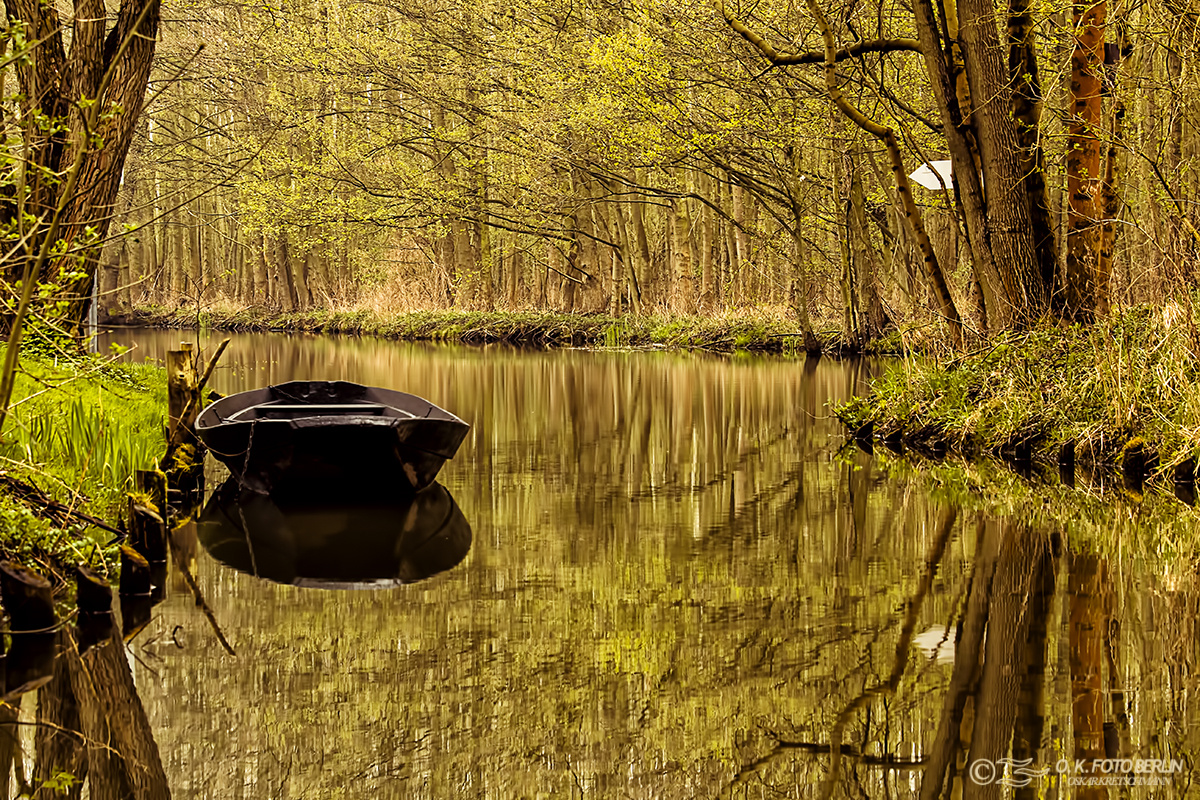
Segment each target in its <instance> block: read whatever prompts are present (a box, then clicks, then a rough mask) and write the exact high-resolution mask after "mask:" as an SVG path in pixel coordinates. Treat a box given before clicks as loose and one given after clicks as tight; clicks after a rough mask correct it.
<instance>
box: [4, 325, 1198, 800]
mask: <svg viewBox="0 0 1200 800" xmlns="http://www.w3.org/2000/svg"><path fill="white" fill-rule="evenodd" d="M183 336H184V337H186V338H194V337H188V335H187V334H183ZM180 339H181V334H180V333H178V332H162V331H140V330H135V331H117V332H115V333H113V334H111V335H110V336H109V338H108V340H107V341H108V342H119V343H122V344H125V345H132V346H134V348H135V349H134V350H133V351H132V353H131V357H133V358H135V359H141V358H152V359H160V358H161V357H162V355H163V353H164V352H165V351H166V350H167V349H172V348H173V347H174V346H176V345H177V344H178V342H179V341H180ZM201 340H202V341H201V344H202V346H203V347H205V348H206V349H211V347H212V346H213V345H214V344H215V342H216V341H217V339H216V337H215V336H213V337H210V336H207V335H205V336H202V337H201ZM104 344H105V345H106V344H107V342H105V343H104ZM875 368H876V367H875V366H873V365H870V364H865V363H851V362H835V361H829V360H821V361H805V360H803V359H802V358H801V359H791V358H781V357H758V356H747V355H711V354H703V353H675V352H656V351H630V352H625V351H600V352H598V351H590V350H552V351H544V352H542V351H528V350H514V349H508V348H505V347H484V348H463V347H449V346H434V345H427V344H406V343H392V342H383V341H377V340H372V339H357V338H329V337H311V336H300V335H275V334H271V335H266V334H263V335H235V336H233V337H232V342H231V344H230V347H229V350H228V351H227V353H226V355H225V357H224V358H223V360H222V366H221V367H220V369H218V371H217V373H216V374H215V376H214V378H213V380H212V382H211V385H212V387H213V388H215V389H217V390H218V391H221V392H224V393H230V392H236V391H240V390H243V389H249V388H254V387H260V386H266V385H269V384H277V383H281V382H285V381H288V380H292V379H302V378H321V379H345V380H352V381H356V382H360V383H364V384H370V385H377V386H384V387H390V388H395V389H400V390H403V391H407V392H411V393H413V394H417V395H420V396H422V397H425V398H428V399H429V400H431V401H433V402H435V403H437V404H438V405H441V406H442V407H444V408H446V409H448V410H450V411H452V412H453V413H455V414H457V415H459V416H460V417H462V418H463V419H464V420H466V421H467V422H469V423H470V424H471V430H470V433H469V434H468V437H467V439H466V440H465V442H464V443H463V446H462V448H461V450H460V452H459V454H458V456H457V457H456V458H455V459H454V460H453V461H451V462H449V463H447V465H446V466H445V468H444V469H443V471H442V473H441V475H440V478H439V481H440V483H441V485H442V486H443V487H444V491H445V492H446V493H447V494H448V495H449V497H450V498H452V501H453V504H454V505H455V506H456V507H457V509H458V510H459V511H461V515H462V519H463V520H464V521H465V524H466V525H468V526H469V541H468V542H467V543H466V544H464V543H463V542H462V538H461V536H459V538H458V540H457V541H458V542H459V544H460V545H462V550H465V553H463V552H459V553H458V554H457V555H456V557H455V558H453V559H448V560H447V561H446V563H444V564H441V565H440V568H439V569H438V570H427V571H426V573H422V574H419V575H410V576H409V577H411V578H413V580H412V581H405V582H400V581H390V582H389V581H386V580H385V581H382V582H380V583H379V584H378V585H377V586H375V587H374V588H370V589H366V590H362V589H361V588H360V590H342V589H336V588H334V589H331V588H328V587H324V586H322V585H321V584H320V582H319V581H318V582H315V583H314V582H306V581H298V583H300V584H302V585H289V584H288V583H286V582H279V576H274V577H276V580H267V579H265V578H263V577H255V576H254V574H252V573H253V572H255V568H253V567H252V568H247V566H246V564H245V563H241V564H240V565H239V564H236V563H234V564H233V566H230V564H231V563H233V562H235V561H236V560H237V559H236V558H229V557H228V556H226V557H224V558H223V559H220V560H219V559H217V558H214V557H213V556H212V555H210V554H209V553H208V552H207V551H206V550H205V549H204V548H203V547H199V548H197V550H196V555H195V559H194V561H193V563H192V565H191V568H192V571H193V572H194V574H195V577H196V581H197V583H198V585H199V587H200V588H201V590H202V592H203V594H204V596H205V599H206V601H207V604H208V606H209V608H210V610H211V612H212V616H213V619H214V620H215V622H216V624H217V625H219V627H220V628H221V630H222V632H223V634H224V636H225V637H226V638H227V639H228V641H229V643H230V645H231V646H232V648H233V650H234V651H235V653H236V655H230V654H228V653H227V652H226V651H225V650H224V649H223V648H222V646H221V645H220V644H219V643H218V641H217V638H216V636H215V634H214V633H213V628H212V626H211V625H210V622H209V620H208V619H207V618H206V617H205V615H204V614H203V613H201V611H200V610H199V609H197V607H196V604H195V602H194V600H193V595H192V593H191V592H190V591H189V590H188V589H187V587H186V586H185V585H184V584H183V583H182V581H181V579H179V578H173V579H172V581H171V583H170V585H169V586H168V593H167V598H166V600H165V601H164V602H163V603H161V604H160V605H158V606H157V607H156V608H155V609H154V614H153V617H152V619H151V622H150V623H149V624H148V625H147V626H146V628H145V629H144V630H143V631H142V632H141V633H140V634H138V636H137V637H136V638H135V639H134V640H133V641H132V643H131V645H130V647H129V655H130V657H131V660H132V661H131V664H132V671H133V675H134V678H135V682H136V687H137V692H138V695H140V700H141V704H142V706H143V707H144V710H145V714H146V718H147V719H148V721H149V723H150V727H151V729H152V731H153V736H154V739H155V740H156V741H157V745H158V750H159V754H160V758H161V761H162V765H163V768H164V770H165V774H166V777H167V781H168V783H169V787H170V791H171V796H172V797H174V798H177V799H178V798H290V799H293V800H294V799H298V798H312V799H313V800H316V799H317V798H322V799H325V798H409V797H415V798H424V797H428V798H450V797H455V798H457V797H481V798H484V797H486V798H535V797H551V796H553V797H563V798H569V797H588V798H590V797H598V798H609V797H611V798H691V797H734V798H778V797H797V798H810V797H811V798H816V797H822V796H832V797H854V798H862V797H867V798H881V799H882V798H909V797H912V798H915V797H919V796H921V787H922V780H923V776H925V775H927V774H928V773H930V772H932V771H936V772H937V774H939V775H943V774H950V773H955V772H957V773H958V775H959V779H958V783H957V786H956V788H954V789H948V788H947V789H945V790H944V791H932V789H933V787H932V786H927V787H926V792H930V793H929V794H927V795H926V796H929V797H938V796H947V797H948V796H950V792H954V793H957V792H958V791H960V790H961V791H963V792H964V796H968V797H973V796H981V797H982V796H988V797H1009V796H1018V797H1034V796H1037V797H1110V796H1111V797H1114V798H1115V797H1126V796H1129V797H1185V796H1188V795H1189V794H1190V793H1192V792H1194V791H1197V790H1196V789H1195V787H1194V785H1193V783H1192V780H1193V778H1192V765H1193V763H1194V759H1195V758H1196V756H1197V745H1198V744H1200V724H1198V721H1197V712H1196V710H1195V705H1194V704H1192V703H1191V700H1192V698H1193V697H1194V693H1195V691H1196V689H1197V669H1198V663H1197V636H1196V625H1197V616H1196V612H1197V605H1198V604H1197V598H1198V592H1197V586H1196V579H1195V571H1194V568H1193V567H1192V563H1191V562H1190V561H1189V560H1187V558H1186V556H1185V555H1184V554H1185V553H1186V551H1187V548H1186V546H1185V543H1183V542H1181V537H1185V536H1186V532H1187V531H1188V530H1190V528H1188V527H1187V526H1186V525H1184V526H1183V527H1180V526H1179V525H1175V526H1174V527H1172V528H1171V531H1172V536H1173V537H1174V538H1173V539H1171V541H1170V542H1169V543H1166V544H1164V543H1161V542H1158V541H1156V539H1155V536H1154V533H1155V532H1154V530H1151V529H1149V528H1148V523H1146V522H1145V520H1144V519H1143V517H1144V516H1145V514H1144V513H1143V511H1142V509H1143V508H1145V507H1149V506H1151V505H1155V504H1156V505H1155V507H1160V506H1162V504H1164V503H1167V502H1171V503H1175V502H1176V501H1174V499H1173V498H1161V497H1153V498H1148V499H1146V498H1143V499H1141V500H1140V501H1138V500H1134V499H1126V500H1117V501H1114V503H1115V504H1116V507H1117V511H1116V512H1114V513H1113V514H1111V515H1108V516H1102V517H1100V518H1098V519H1095V520H1092V519H1076V520H1066V521H1058V522H1056V521H1054V518H1053V515H1052V514H1049V513H1044V514H1043V513H1038V514H1029V513H1026V512H1021V513H1019V514H1017V515H1015V516H1007V517H1006V516H1004V515H996V514H994V513H993V512H983V511H979V510H976V509H977V508H979V507H980V506H982V505H984V504H983V503H981V502H979V501H980V500H981V498H979V497H972V496H971V492H970V490H969V488H967V489H964V490H963V492H962V494H961V499H962V502H961V503H960V502H958V501H952V500H949V499H946V498H950V497H954V496H955V494H954V491H953V490H954V485H953V484H954V482H955V480H956V479H955V478H954V477H953V476H954V474H955V473H954V472H952V471H945V470H944V468H942V469H943V470H944V472H943V473H937V474H944V477H943V478H941V479H939V480H941V482H942V483H943V484H944V486H943V487H942V490H941V491H935V492H932V493H931V488H930V487H931V485H932V484H933V483H935V482H936V481H931V479H930V478H929V473H928V471H926V473H925V475H924V477H922V476H921V475H919V474H914V473H913V472H912V471H911V470H905V469H901V468H894V465H891V466H889V465H890V463H891V462H889V461H888V460H887V459H886V458H885V457H883V456H871V455H867V454H866V453H864V452H862V451H861V450H859V449H857V448H854V447H852V446H851V447H845V446H844V444H845V443H844V436H843V432H842V430H841V428H840V426H839V424H838V423H837V421H836V420H835V419H833V418H832V416H831V411H830V407H831V404H833V403H837V402H839V401H842V400H844V399H846V398H847V397H849V396H850V395H851V394H852V393H853V392H855V391H856V390H857V391H861V390H862V388H863V386H864V381H866V380H867V379H868V378H869V377H870V373H871V371H872V369H875ZM218 472H219V470H214V474H217V473H218ZM1011 479H1012V480H1018V479H1017V478H1016V477H1015V476H1012V478H1011ZM210 483H216V481H215V480H213V481H210ZM966 485H967V484H964V486H966ZM1078 491H1089V490H1087V489H1080V490H1078ZM1053 493H1054V494H1055V496H1056V497H1057V496H1059V495H1060V494H1061V493H1062V490H1061V489H1054V490H1053ZM439 502H444V501H439ZM1047 502H1048V503H1049V501H1047ZM1139 502H1140V503H1142V505H1139ZM1190 513H1191V512H1190V511H1188V510H1187V509H1186V507H1185V506H1183V505H1182V504H1179V514H1181V515H1185V516H1186V515H1187V514H1190ZM1173 524H1174V523H1173ZM330 530H335V529H334V528H330ZM1181 530H1182V531H1184V533H1183V534H1181V533H1180V531H1181ZM344 540H345V541H346V542H347V545H346V547H347V548H353V547H354V541H355V540H354V538H353V536H351V535H346V536H345V537H344ZM341 541H343V540H342V539H339V538H336V537H333V536H327V537H326V540H324V541H323V543H322V547H323V548H325V549H323V550H321V551H320V552H321V553H322V554H323V555H321V556H320V557H319V558H318V559H317V561H319V562H322V563H324V562H326V561H329V560H335V559H336V558H338V555H337V552H338V545H339V542H341ZM378 559H379V562H380V564H381V566H380V569H381V570H382V571H389V570H393V571H394V568H393V567H391V566H388V565H387V563H385V562H387V557H386V556H379V557H378ZM373 560H374V559H373ZM316 568H317V569H319V568H320V565H319V564H318V566H317V567H316ZM258 572H259V573H260V574H262V573H263V569H262V568H259V569H258ZM287 577H288V576H287V575H284V576H283V580H285V581H286V580H287ZM393 577H395V576H393ZM416 578H423V579H421V580H416ZM956 641H957V646H956ZM972 654H976V655H974V656H973V655H972ZM29 702H32V701H27V703H29ZM959 742H966V744H965V745H963V746H958V743H959ZM834 743H838V745H839V746H836V747H835V746H834ZM834 750H836V751H837V753H836V755H835V754H834V753H833V752H832V751H834ZM1022 756H1026V757H1029V758H1032V759H1033V760H1032V761H1030V762H1022V761H1021V760H1020V759H1021V757H1022ZM1085 757H1086V759H1087V760H1088V763H1087V764H1082V765H1081V764H1080V763H1077V759H1084V758H1085ZM1009 758H1012V759H1017V761H1015V762H1011V763H1007V764H1006V763H1005V762H1004V761H1003V759H1009ZM1093 759H1095V763H1094V764H1093V763H1092V760H1093ZM1125 759H1127V762H1126V763H1122V762H1123V760H1125ZM1150 759H1157V760H1158V762H1149V761H1147V760H1150ZM1138 760H1142V761H1146V763H1138ZM1089 764H1090V765H1091V767H1095V772H1096V775H1093V776H1092V777H1097V778H1099V777H1105V776H1107V777H1108V778H1110V779H1112V778H1118V777H1119V778H1121V779H1122V780H1123V781H1125V782H1126V783H1130V784H1140V785H1132V786H1125V787H1121V788H1117V787H1112V788H1108V787H1104V786H1097V785H1093V786H1090V787H1080V786H1072V785H1071V783H1072V782H1078V781H1077V779H1078V778H1080V777H1081V776H1082V773H1081V770H1082V771H1083V772H1086V771H1087V770H1088V769H1090V768H1091V767H1089ZM1155 764H1156V765H1155ZM928 782H929V781H927V783H928ZM1022 782H1024V785H1022ZM1099 782H1100V781H1093V783H1099ZM1110 782H1112V781H1111V780H1110ZM947 785H948V784H947ZM1031 792H1033V794H1031Z"/></svg>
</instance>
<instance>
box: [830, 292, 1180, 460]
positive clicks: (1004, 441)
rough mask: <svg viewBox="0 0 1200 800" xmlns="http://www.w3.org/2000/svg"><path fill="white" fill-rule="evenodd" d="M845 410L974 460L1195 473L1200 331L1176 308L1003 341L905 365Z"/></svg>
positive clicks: (869, 426)
mask: <svg viewBox="0 0 1200 800" xmlns="http://www.w3.org/2000/svg"><path fill="white" fill-rule="evenodd" d="M837 414H838V416H839V418H840V419H841V420H842V421H843V422H844V423H845V424H846V425H847V426H848V427H849V428H850V429H851V431H852V432H855V433H858V434H860V435H862V436H869V437H872V438H877V439H882V440H884V441H888V442H891V443H893V444H905V445H907V446H910V447H914V448H917V449H920V450H926V451H932V452H937V453H940V452H953V453H959V454H961V455H963V456H966V457H968V458H972V457H976V456H979V455H982V454H987V453H992V454H996V455H999V456H1002V457H1005V458H1008V459H1018V460H1022V459H1026V458H1029V459H1042V460H1051V461H1057V460H1070V459H1072V458H1074V459H1075V460H1077V461H1080V462H1083V463H1094V464H1105V465H1108V464H1113V465H1115V464H1120V463H1125V464H1126V465H1129V464H1130V463H1132V462H1133V461H1134V459H1135V458H1136V459H1144V461H1145V464H1146V468H1147V469H1148V470H1159V471H1163V470H1166V469H1168V468H1173V467H1175V466H1177V465H1183V466H1184V468H1185V469H1191V468H1192V464H1193V463H1194V461H1193V460H1194V458H1195V457H1196V456H1197V454H1200V332H1198V330H1197V325H1196V317H1195V315H1194V313H1193V310H1192V309H1189V308H1186V307H1180V306H1176V305H1170V306H1168V307H1166V308H1135V309H1130V310H1127V311H1124V312H1122V313H1120V314H1114V315H1113V316H1112V317H1111V318H1109V319H1106V320H1104V321H1101V322H1099V323H1097V324H1096V325H1094V326H1091V327H1083V326H1071V327H1066V328H1058V327H1051V328H1046V329H1044V330H1037V331H1033V332H1029V333H1022V334H1004V335H1000V336H997V337H995V338H994V339H993V341H991V342H990V343H989V344H988V346H987V347H984V348H982V349H979V350H976V351H974V352H971V353H968V354H965V355H960V356H955V357H949V358H944V359H932V358H924V359H923V358H909V359H905V360H903V361H899V362H896V363H895V364H894V365H892V366H891V367H890V368H889V370H888V371H887V372H886V373H885V374H884V375H883V376H882V377H880V378H879V379H877V380H876V381H875V382H874V383H873V385H872V392H871V394H870V395H869V396H868V397H865V398H861V399H856V400H853V401H851V402H849V403H847V404H845V405H843V406H842V407H840V408H839V409H837Z"/></svg>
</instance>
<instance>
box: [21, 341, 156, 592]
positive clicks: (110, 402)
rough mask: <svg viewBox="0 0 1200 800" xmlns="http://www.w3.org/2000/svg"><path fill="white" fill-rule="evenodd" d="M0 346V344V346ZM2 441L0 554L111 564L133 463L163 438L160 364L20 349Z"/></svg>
mask: <svg viewBox="0 0 1200 800" xmlns="http://www.w3.org/2000/svg"><path fill="white" fill-rule="evenodd" d="M0 349H2V348H0ZM13 398H14V399H13V404H12V407H11V410H10V412H9V415H8V420H7V421H6V423H5V427H4V439H3V442H2V443H0V527H2V530H0V558H3V559H11V560H14V561H17V562H19V563H23V564H31V563H34V562H40V563H42V564H43V565H44V566H50V565H67V564H77V563H87V564H90V565H91V566H93V567H96V568H101V569H103V566H104V565H105V564H108V565H112V564H115V558H116V551H115V548H113V547H108V548H106V547H105V546H104V545H105V543H107V542H109V541H111V540H112V539H113V537H114V534H113V533H112V531H106V530H103V529H101V528H99V527H97V526H95V525H93V524H89V522H88V521H87V520H86V519H85V518H86V517H92V518H94V519H95V520H97V521H102V522H105V523H108V524H109V525H114V524H115V523H116V521H117V519H118V517H119V515H120V513H121V511H122V510H123V506H124V503H125V497H126V492H128V491H131V490H132V488H133V476H134V473H135V472H136V471H137V470H139V469H150V468H153V467H154V465H155V461H156V459H157V457H158V456H159V455H160V454H161V451H162V447H163V426H164V414H165V410H166V376H165V373H164V371H163V370H162V368H161V367H158V366H154V365H149V364H128V363H121V362H117V361H114V360H111V359H108V358H97V357H86V356H78V357H76V356H71V355H65V354H63V353H61V352H60V353H52V352H38V351H37V348H36V347H35V348H30V352H28V353H23V354H22V358H21V364H20V372H19V374H18V376H17V381H16V386H15V389H14V393H13Z"/></svg>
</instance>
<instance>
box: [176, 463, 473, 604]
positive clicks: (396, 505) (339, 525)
mask: <svg viewBox="0 0 1200 800" xmlns="http://www.w3.org/2000/svg"><path fill="white" fill-rule="evenodd" d="M196 533H197V537H198V538H199V540H200V543H201V544H203V545H204V548H205V549H206V550H208V552H209V553H210V554H211V555H212V556H213V558H215V559H217V560H218V561H220V562H221V563H223V564H225V565H226V566H229V567H232V568H233V569H236V570H238V571H240V572H244V573H247V574H249V575H254V576H255V577H258V578H262V579H264V580H270V581H275V582H276V583H285V584H289V585H291V586H301V587H306V588H315V589H386V588H391V587H395V586H399V585H402V584H408V583H413V582H415V581H420V580H424V579H426V578H429V577H432V576H433V575H436V574H437V573H439V572H444V571H446V570H448V569H450V568H451V567H453V566H455V565H456V564H458V563H459V562H461V561H462V560H463V559H464V558H466V556H467V553H468V552H469V551H470V549H471V526H470V524H469V523H468V522H467V520H466V518H465V517H464V516H463V513H462V511H461V510H460V509H459V507H458V504H457V503H456V502H454V498H453V497H452V496H451V495H450V492H449V491H447V490H446V489H445V487H443V486H441V485H440V484H437V483H435V484H433V485H432V486H430V487H428V488H426V489H423V490H421V491H420V492H417V493H415V494H412V495H408V496H403V497H396V498H393V499H391V500H389V501H380V500H375V501H373V502H363V503H346V502H338V503H327V502H320V501H312V500H306V501H304V502H295V503H285V502H282V501H279V500H277V499H276V498H274V497H268V496H266V495H263V494H260V493H258V492H253V491H250V490H247V489H244V488H243V487H242V486H241V485H239V484H238V482H237V479H236V478H230V479H229V480H227V481H226V482H225V483H224V484H223V485H222V486H220V487H219V488H218V489H217V490H216V491H215V492H214V493H213V495H212V497H211V498H210V499H209V501H208V504H207V505H206V506H205V508H204V512H203V513H202V514H201V515H200V519H199V521H198V524H197V526H196Z"/></svg>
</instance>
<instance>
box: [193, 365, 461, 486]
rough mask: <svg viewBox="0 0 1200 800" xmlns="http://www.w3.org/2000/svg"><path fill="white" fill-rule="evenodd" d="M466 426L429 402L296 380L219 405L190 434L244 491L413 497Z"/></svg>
mask: <svg viewBox="0 0 1200 800" xmlns="http://www.w3.org/2000/svg"><path fill="white" fill-rule="evenodd" d="M468 428H469V426H468V425H467V424H466V423H465V422H463V421H462V420H460V419H458V417H455V416H454V415H453V414H450V413H449V412H447V411H444V410H442V409H441V408H438V407H437V406H435V405H433V404H432V403H430V402H429V401H427V400H423V399H421V398H419V397H416V396H414V395H410V394H405V393H403V392H395V391H391V390H388V389H377V388H371V387H366V386H360V385H358V384H354V383H347V382H345V381H293V382H291V383H285V384H280V385H278V386H269V387H267V388H265V389H256V390H253V391H250V392H242V393H240V394H236V395H231V396H229V397H226V398H222V399H221V400H218V401H217V402H215V403H213V404H212V405H210V406H209V407H208V408H206V409H205V410H204V411H203V412H202V413H201V414H200V416H199V418H198V419H197V420H196V433H197V435H198V436H199V437H200V440H201V441H202V442H203V443H204V444H205V446H206V447H207V448H208V449H209V451H210V452H211V453H212V454H213V456H214V457H216V458H217V459H218V460H219V461H221V462H222V463H223V464H225V465H226V466H227V467H229V470H230V472H232V473H233V474H234V476H236V477H237V478H238V479H239V481H241V483H242V485H243V486H245V487H247V488H250V489H252V490H254V491H258V492H262V493H265V494H272V495H276V496H297V497H302V496H305V495H307V494H309V493H311V492H319V493H322V494H330V493H336V494H348V493H349V494H356V493H361V494H379V493H385V494H390V493H395V492H397V491H400V492H414V491H420V490H421V489H424V488H425V487H427V486H429V485H430V484H432V483H433V481H434V479H435V478H436V477H437V475H438V472H439V471H440V470H441V468H442V465H443V464H444V463H445V461H446V460H447V459H449V458H451V457H453V456H454V454H455V452H456V451H457V450H458V447H459V445H460V444H461V443H462V440H463V438H464V437H465V436H466V433H467V430H468Z"/></svg>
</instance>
